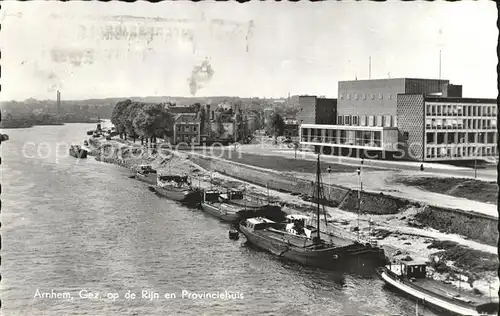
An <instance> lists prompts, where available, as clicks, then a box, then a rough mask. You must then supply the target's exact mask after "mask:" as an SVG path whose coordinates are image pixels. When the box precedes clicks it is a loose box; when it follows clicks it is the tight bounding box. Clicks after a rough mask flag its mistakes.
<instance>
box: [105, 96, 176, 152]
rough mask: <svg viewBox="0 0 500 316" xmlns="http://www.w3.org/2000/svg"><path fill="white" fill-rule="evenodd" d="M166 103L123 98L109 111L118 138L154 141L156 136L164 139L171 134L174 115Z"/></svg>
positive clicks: (142, 142)
mask: <svg viewBox="0 0 500 316" xmlns="http://www.w3.org/2000/svg"><path fill="white" fill-rule="evenodd" d="M169 106H170V104H169V103H167V104H165V103H142V102H133V101H131V100H125V101H120V102H118V103H117V104H116V105H115V107H114V109H113V112H112V113H111V123H113V125H114V126H115V128H116V130H117V132H118V133H119V135H120V138H122V139H123V138H127V137H130V138H132V139H133V141H134V143H135V141H136V139H138V138H140V140H141V144H144V141H145V142H146V144H148V141H149V142H150V143H156V139H157V137H160V138H163V139H166V138H167V137H171V136H172V135H173V129H174V116H173V115H172V113H171V112H170V111H169Z"/></svg>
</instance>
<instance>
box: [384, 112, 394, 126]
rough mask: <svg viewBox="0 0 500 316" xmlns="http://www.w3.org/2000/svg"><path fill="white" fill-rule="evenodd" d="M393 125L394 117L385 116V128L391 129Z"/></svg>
mask: <svg viewBox="0 0 500 316" xmlns="http://www.w3.org/2000/svg"><path fill="white" fill-rule="evenodd" d="M391 125H392V116H391V115H385V116H384V126H385V127H391Z"/></svg>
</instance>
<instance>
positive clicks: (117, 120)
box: [111, 100, 132, 138]
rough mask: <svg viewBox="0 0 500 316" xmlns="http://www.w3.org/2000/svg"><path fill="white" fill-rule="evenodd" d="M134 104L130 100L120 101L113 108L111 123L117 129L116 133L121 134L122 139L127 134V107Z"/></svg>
mask: <svg viewBox="0 0 500 316" xmlns="http://www.w3.org/2000/svg"><path fill="white" fill-rule="evenodd" d="M131 103H132V101H130V100H125V101H120V102H118V103H117V104H116V105H115V107H114V108H113V112H112V113H111V123H113V125H114V126H115V127H116V131H117V132H118V133H119V134H120V138H123V134H124V133H125V132H126V130H125V125H124V124H123V123H124V120H123V115H124V113H125V111H126V109H127V107H128V106H129V105H130V104H131Z"/></svg>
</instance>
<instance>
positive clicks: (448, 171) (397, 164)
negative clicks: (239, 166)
mask: <svg viewBox="0 0 500 316" xmlns="http://www.w3.org/2000/svg"><path fill="white" fill-rule="evenodd" d="M227 148H228V150H234V147H233V146H228V147H227ZM236 150H237V151H240V152H242V153H251V154H256V155H268V156H282V157H287V158H295V151H294V150H293V149H290V148H287V147H286V146H285V145H281V146H280V145H277V146H273V145H271V144H252V145H240V146H238V147H237V149H236ZM297 159H303V160H315V159H316V155H315V154H314V153H312V152H304V151H302V152H301V151H297ZM322 161H323V162H324V163H328V162H330V163H338V164H345V165H356V166H359V165H360V164H361V159H359V158H350V157H339V156H328V155H323V156H322ZM420 164H421V163H420V162H407V161H387V160H370V159H365V160H364V163H363V165H364V166H369V167H372V168H381V169H393V170H404V171H420ZM424 172H425V173H426V174H427V175H433V174H434V175H437V176H451V177H464V178H474V169H473V168H467V167H457V166H452V165H447V164H440V163H424ZM477 179H478V180H483V181H495V182H496V181H497V170H496V165H487V167H486V168H485V169H477Z"/></svg>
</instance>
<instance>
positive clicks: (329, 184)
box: [326, 166, 332, 200]
mask: <svg viewBox="0 0 500 316" xmlns="http://www.w3.org/2000/svg"><path fill="white" fill-rule="evenodd" d="M326 171H327V172H328V200H330V199H331V196H332V176H331V175H332V174H331V172H332V168H330V166H328V169H326Z"/></svg>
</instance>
